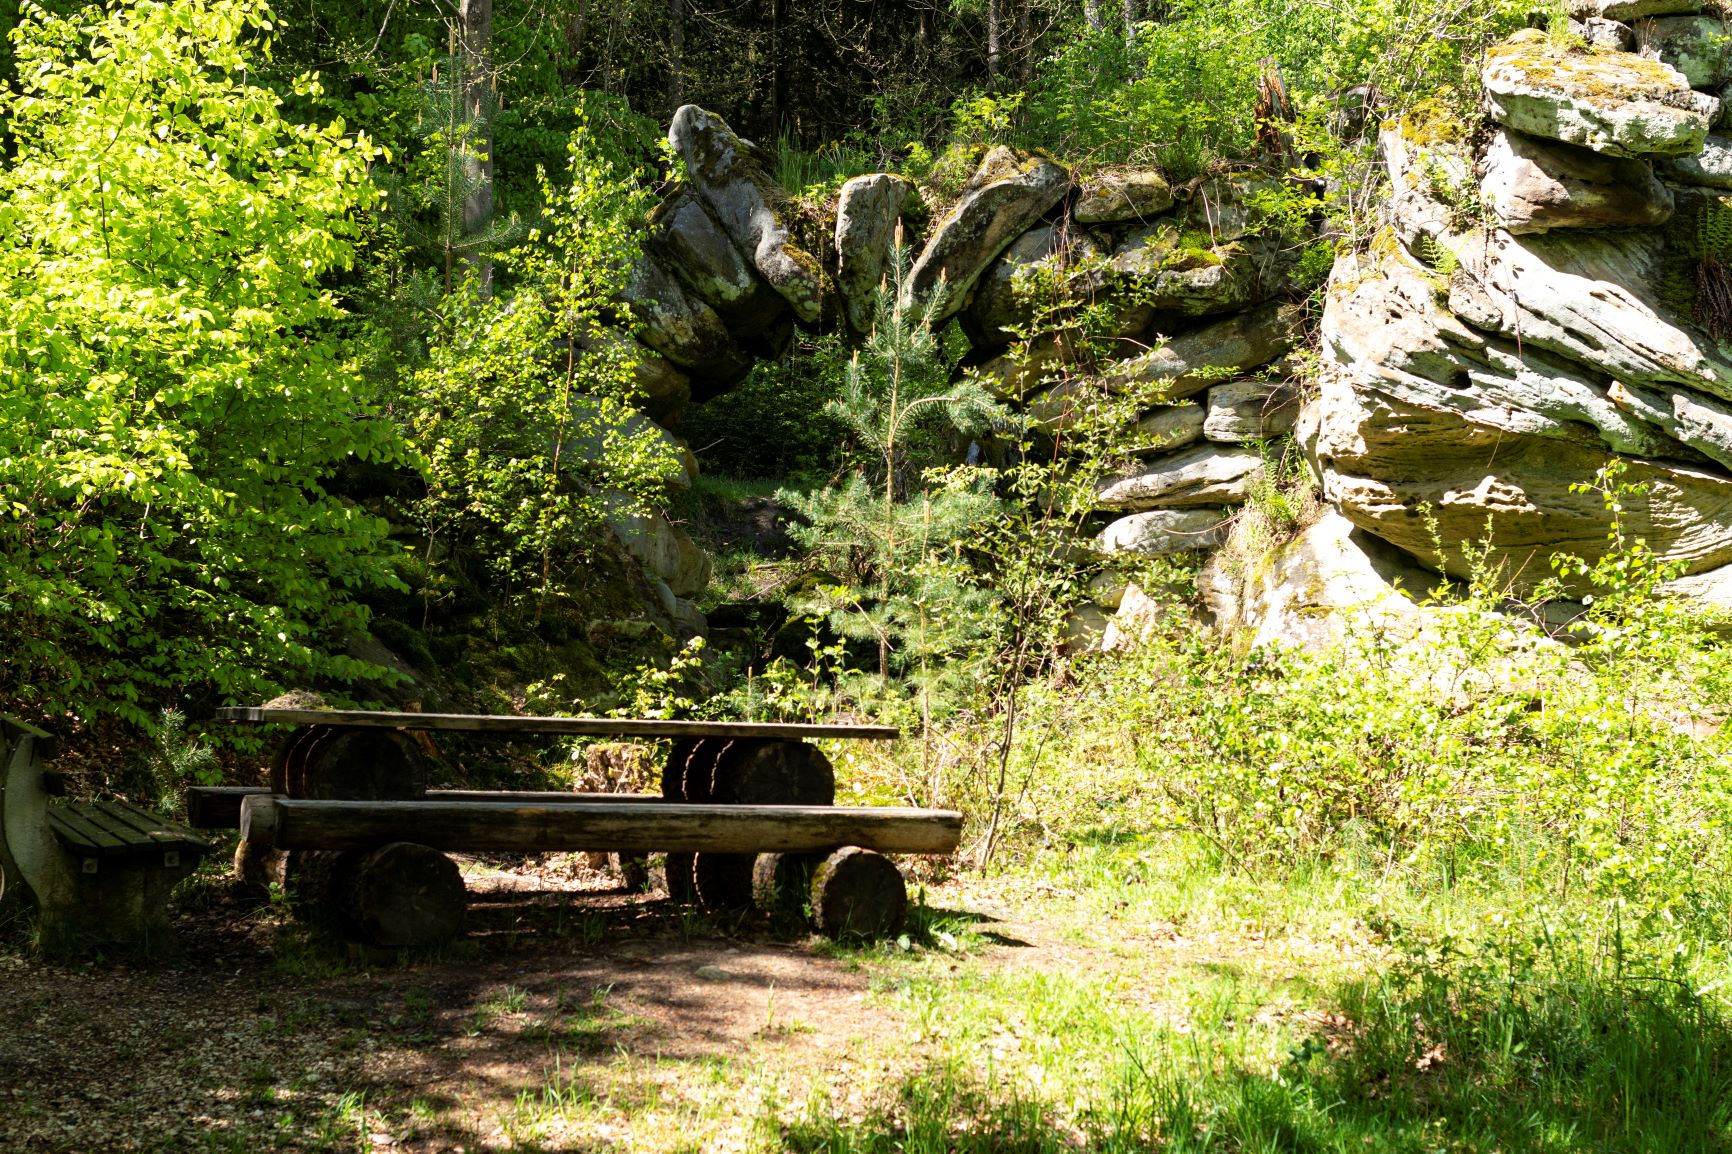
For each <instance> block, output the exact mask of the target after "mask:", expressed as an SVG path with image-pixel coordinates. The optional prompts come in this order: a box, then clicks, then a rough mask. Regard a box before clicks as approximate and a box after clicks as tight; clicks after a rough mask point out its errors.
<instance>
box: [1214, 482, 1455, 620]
mask: <svg viewBox="0 0 1732 1154" xmlns="http://www.w3.org/2000/svg"><path fill="white" fill-rule="evenodd" d="M1439 580H1440V578H1439V577H1438V576H1437V575H1436V574H1435V573H1428V572H1426V571H1425V570H1422V569H1420V568H1418V567H1417V566H1415V565H1414V564H1413V563H1412V561H1411V559H1409V558H1407V557H1406V556H1405V555H1403V554H1401V553H1399V552H1397V551H1396V550H1393V549H1391V548H1390V547H1389V546H1388V545H1386V544H1384V543H1383V542H1382V541H1379V540H1377V538H1375V537H1372V536H1370V535H1369V534H1367V533H1365V532H1364V531H1363V530H1360V529H1358V528H1356V527H1355V526H1354V524H1353V522H1352V521H1350V520H1348V519H1347V518H1346V517H1343V516H1341V514H1339V513H1334V512H1328V513H1325V514H1324V515H1323V516H1322V517H1321V518H1319V519H1318V520H1317V521H1316V522H1315V523H1313V524H1311V525H1309V526H1307V527H1306V528H1305V529H1303V530H1301V531H1300V533H1299V534H1298V535H1297V536H1296V537H1294V538H1293V539H1292V540H1290V541H1287V542H1285V543H1283V544H1281V545H1277V546H1276V547H1274V548H1273V549H1270V550H1268V551H1266V552H1263V553H1261V554H1260V555H1258V556H1255V557H1240V556H1231V557H1230V556H1228V555H1227V554H1226V553H1218V554H1216V555H1215V556H1214V557H1212V558H1210V560H1209V562H1208V563H1207V564H1206V565H1205V566H1204V567H1203V571H1202V572H1201V573H1200V574H1199V575H1198V578H1197V590H1198V592H1199V593H1200V594H1201V595H1202V600H1203V606H1204V608H1205V609H1207V610H1208V612H1209V615H1210V617H1211V618H1212V619H1213V621H1214V624H1215V627H1216V628H1217V629H1219V630H1220V631H1221V632H1223V633H1225V634H1227V635H1229V636H1231V637H1233V638H1234V639H1235V640H1236V641H1238V642H1241V643H1243V644H1246V645H1247V646H1258V645H1271V644H1286V645H1301V646H1307V647H1315V646H1321V645H1326V644H1328V643H1330V642H1332V641H1338V640H1341V639H1342V638H1344V637H1346V636H1348V635H1350V634H1351V633H1353V632H1355V631H1364V630H1367V629H1379V628H1381V629H1385V630H1393V631H1395V632H1396V633H1398V634H1405V633H1407V632H1408V631H1410V630H1411V629H1413V628H1414V627H1415V625H1416V624H1417V620H1416V619H1417V617H1418V614H1419V609H1420V606H1419V601H1420V600H1423V599H1424V597H1425V595H1426V594H1427V593H1429V592H1430V591H1431V589H1432V587H1433V586H1435V585H1436V584H1437V583H1438V581H1439Z"/></svg>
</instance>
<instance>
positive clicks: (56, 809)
mask: <svg viewBox="0 0 1732 1154" xmlns="http://www.w3.org/2000/svg"><path fill="white" fill-rule="evenodd" d="M75 805H76V803H75V802H60V803H57V804H55V805H51V806H49V807H48V828H49V829H50V830H52V831H53V832H54V836H55V837H57V838H59V839H60V844H61V845H64V846H65V847H66V848H67V849H71V850H76V851H77V852H79V853H81V854H83V855H84V856H86V857H117V856H119V855H121V854H124V853H126V852H127V846H126V843H125V842H124V841H122V840H121V839H120V838H118V837H115V836H114V834H112V833H110V832H109V831H108V830H106V829H104V828H103V827H102V826H99V825H95V824H93V823H92V822H91V821H90V820H89V819H88V818H86V817H84V815H82V814H80V813H79V812H77V810H76V809H74V808H73V807H74V806H75Z"/></svg>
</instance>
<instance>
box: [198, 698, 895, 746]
mask: <svg viewBox="0 0 1732 1154" xmlns="http://www.w3.org/2000/svg"><path fill="white" fill-rule="evenodd" d="M216 715H217V720H219V721H232V722H238V723H241V724H246V725H334V726H356V727H364V728H384V729H435V730H445V731H448V732H469V733H543V734H566V735H570V736H583V737H644V738H666V737H759V738H766V739H770V740H777V739H780V740H789V741H791V740H795V739H798V738H803V737H838V738H841V737H848V738H861V739H868V740H877V741H888V740H892V739H894V738H898V737H901V736H902V731H901V730H899V729H897V728H896V727H895V726H893V725H804V724H796V723H788V722H769V721H762V722H760V721H648V720H633V719H627V718H616V717H517V716H513V715H511V714H479V713H393V712H389V711H386V710H372V709H267V708H265V707H263V706H256V705H232V706H225V707H223V708H221V709H218V710H217V711H216Z"/></svg>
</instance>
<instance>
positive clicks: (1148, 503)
mask: <svg viewBox="0 0 1732 1154" xmlns="http://www.w3.org/2000/svg"><path fill="white" fill-rule="evenodd" d="M1263 468H1264V466H1263V455H1262V454H1261V453H1259V452H1258V451H1257V450H1255V449H1237V448H1226V447H1223V446H1219V445H1199V446H1196V447H1194V448H1190V449H1186V450H1185V451H1184V452H1181V453H1176V454H1174V455H1172V456H1170V457H1157V458H1154V459H1152V460H1148V461H1143V462H1139V464H1138V466H1137V467H1136V468H1135V469H1133V470H1131V471H1128V472H1125V473H1122V474H1120V475H1118V476H1115V477H1110V478H1108V479H1107V480H1105V481H1103V482H1102V483H1101V484H1100V485H1099V486H1097V488H1096V490H1095V506H1096V507H1097V508H1100V509H1112V510H1123V511H1126V512H1141V511H1143V510H1145V509H1157V508H1169V509H1170V508H1188V507H1195V506H1198V505H1217V506H1218V505H1240V504H1243V503H1244V502H1245V500H1246V499H1247V498H1248V497H1249V496H1250V492H1251V486H1252V485H1253V484H1254V483H1255V482H1256V481H1257V480H1258V479H1260V478H1261V477H1262V475H1263Z"/></svg>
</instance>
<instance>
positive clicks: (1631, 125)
mask: <svg viewBox="0 0 1732 1154" xmlns="http://www.w3.org/2000/svg"><path fill="white" fill-rule="evenodd" d="M1482 79H1483V81H1484V84H1485V93H1486V100H1487V102H1488V104H1489V106H1490V109H1491V115H1492V118H1493V119H1494V120H1496V121H1497V122H1498V123H1500V124H1503V125H1506V126H1508V127H1510V128H1513V129H1516V130H1517V131H1519V132H1526V133H1528V134H1530V135H1533V136H1543V137H1546V138H1548V139H1552V140H1561V141H1563V142H1565V143H1566V144H1580V145H1585V146H1587V147H1588V148H1592V149H1593V150H1594V151H1596V152H1605V153H1609V154H1611V155H1613V156H1646V155H1650V154H1661V155H1671V156H1675V155H1679V154H1681V153H1688V152H1695V151H1696V150H1697V149H1699V148H1701V146H1702V139H1703V137H1705V136H1707V135H1708V128H1709V126H1710V125H1711V124H1712V123H1713V121H1714V117H1715V115H1716V114H1717V113H1718V111H1719V101H1717V100H1716V99H1715V98H1714V97H1712V96H1707V95H1704V94H1702V93H1699V92H1694V91H1692V90H1691V88H1690V82H1689V81H1688V80H1687V79H1686V78H1685V76H1684V74H1683V73H1681V72H1679V71H1678V70H1677V69H1675V68H1673V67H1672V66H1671V65H1669V64H1663V63H1661V62H1660V61H1658V60H1649V59H1646V58H1644V57H1641V56H1636V55H1634V54H1632V53H1628V52H1589V53H1585V54H1571V53H1569V52H1566V51H1564V50H1563V49H1561V48H1558V47H1555V46H1554V45H1553V44H1552V43H1551V41H1550V39H1549V38H1548V37H1547V36H1546V34H1545V33H1544V32H1541V31H1539V30H1538V29H1531V28H1530V29H1527V30H1524V31H1522V32H1518V33H1516V34H1515V35H1514V36H1512V37H1510V39H1509V40H1507V41H1505V42H1504V43H1502V44H1499V45H1496V46H1495V47H1493V48H1492V49H1490V50H1489V51H1488V52H1487V53H1486V63H1485V69H1484V71H1483V73H1482Z"/></svg>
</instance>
